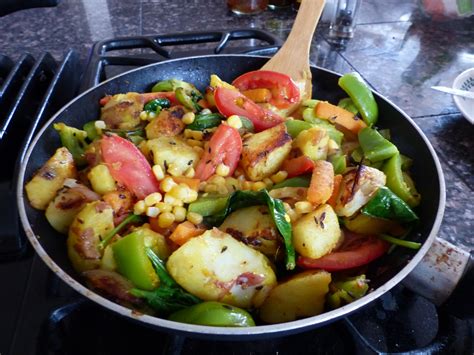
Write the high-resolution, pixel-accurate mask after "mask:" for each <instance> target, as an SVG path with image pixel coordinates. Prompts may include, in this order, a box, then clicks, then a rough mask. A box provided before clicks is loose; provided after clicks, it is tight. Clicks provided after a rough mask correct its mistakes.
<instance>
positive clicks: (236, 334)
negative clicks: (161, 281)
mask: <svg viewBox="0 0 474 355" xmlns="http://www.w3.org/2000/svg"><path fill="white" fill-rule="evenodd" d="M210 57H243V58H264V59H268V58H269V57H267V56H259V55H245V54H225V55H222V54H215V55H201V56H191V57H183V58H177V59H172V60H167V61H162V62H158V63H152V64H149V65H146V66H143V67H140V68H136V69H132V70H130V71H127V72H124V73H121V74H119V75H117V76H114V77H112V78H110V79H107V80H105V81H103V82H101V83H100V84H98V85H97V86H94V87H92V88H90V89H88V90H86V91H84V92H83V93H81V94H79V95H78V96H76V97H75V98H74V99H73V100H71V101H70V102H68V103H67V104H66V105H65V106H63V107H62V108H61V109H60V110H59V111H58V112H56V113H55V114H54V115H53V116H52V117H51V118H50V119H49V120H48V121H47V122H46V123H45V124H44V125H43V126H42V128H41V129H40V130H39V131H38V133H37V134H36V135H35V137H34V138H33V140H32V141H31V143H30V145H29V146H28V148H27V149H26V148H24V150H23V152H22V155H21V157H22V158H23V159H22V161H21V165H20V170H19V177H18V180H17V186H16V198H17V204H18V211H19V215H20V219H21V223H22V226H23V229H24V230H25V232H26V235H27V238H28V240H29V241H30V243H31V245H32V246H33V248H34V249H35V251H36V253H37V254H38V255H39V256H40V258H41V259H42V260H43V261H44V262H45V263H46V264H47V265H48V267H49V268H50V269H51V270H52V271H53V272H54V273H55V274H56V275H57V276H59V277H60V278H61V279H62V280H63V281H64V282H65V283H66V284H68V285H69V286H70V287H72V288H73V289H74V290H75V291H77V292H78V293H80V294H81V295H83V296H85V297H87V298H88V299H91V300H92V301H94V302H96V303H98V304H99V305H101V306H104V307H106V308H108V309H110V310H112V311H114V312H117V313H118V314H120V315H122V316H125V317H127V318H131V319H133V320H138V321H141V322H144V323H146V324H147V325H150V326H158V327H160V329H162V330H164V331H170V330H171V331H178V332H180V333H183V334H185V335H189V336H193V337H215V336H220V337H221V339H222V338H224V339H223V340H230V339H231V338H234V339H235V340H248V339H249V337H260V338H261V337H265V336H266V337H276V336H280V335H282V333H285V335H288V334H291V333H297V332H303V331H306V330H309V329H310V328H316V327H319V326H323V325H325V324H327V323H329V322H332V321H335V320H337V319H340V318H342V317H344V316H346V315H349V314H350V313H352V312H354V311H356V310H359V309H360V308H362V307H364V306H366V305H368V304H369V303H371V302H372V301H373V300H375V299H377V298H379V297H380V296H382V295H383V294H384V293H386V292H387V291H389V290H390V289H392V288H393V287H395V286H396V285H397V284H399V283H400V282H401V281H402V280H403V279H404V278H405V277H406V276H407V275H408V274H409V273H410V272H411V271H412V270H413V269H414V268H415V267H416V266H417V265H418V264H419V262H420V261H421V259H422V258H423V257H424V255H425V254H426V253H427V251H428V250H429V248H430V247H431V244H432V243H433V241H434V239H435V238H436V235H437V233H438V230H439V228H440V225H441V222H442V219H443V214H444V210H445V204H446V187H445V181H444V175H443V171H442V168H441V164H440V161H439V158H438V156H437V154H436V152H435V150H434V148H433V147H432V146H431V143H430V142H429V141H428V139H427V137H426V136H425V134H424V133H423V132H422V130H421V129H420V128H419V127H418V126H417V125H416V123H415V122H414V121H413V120H412V119H411V118H410V117H409V116H408V115H407V114H406V113H405V112H403V111H402V110H401V109H400V108H399V107H398V106H396V105H394V104H393V103H392V102H391V101H390V100H388V99H387V98H385V97H384V96H382V95H381V94H379V93H377V92H376V91H373V92H374V94H375V95H376V96H378V97H379V98H381V99H382V100H384V101H385V102H387V103H388V104H389V105H391V106H392V107H393V108H394V109H396V110H397V111H398V112H399V113H400V114H401V115H402V116H403V117H404V118H405V119H406V120H407V121H408V122H409V123H410V124H411V126H412V127H413V128H414V129H415V130H416V131H417V133H418V135H419V136H420V137H421V138H422V139H423V141H424V143H425V145H426V147H427V148H428V150H429V152H430V154H431V157H432V159H433V162H434V163H435V166H436V170H437V173H438V184H439V187H440V196H439V202H438V209H437V213H436V217H435V220H434V223H433V226H432V227H431V231H430V233H429V235H428V236H427V238H426V240H425V241H424V243H423V245H422V247H421V248H420V249H419V250H418V252H417V253H416V254H415V255H414V256H413V258H412V259H411V260H410V261H409V262H408V263H407V264H406V265H405V266H404V267H403V268H402V269H401V270H400V271H398V272H397V273H396V274H395V275H394V276H393V277H392V278H390V279H389V280H388V281H387V282H386V283H384V284H383V285H381V286H380V287H378V288H377V289H375V290H374V291H372V292H371V293H369V294H367V295H366V296H364V297H362V298H361V299H359V300H356V301H354V302H352V303H350V304H348V305H345V306H343V307H340V308H337V309H335V310H332V311H329V312H325V313H322V314H320V315H316V316H312V317H308V318H304V319H300V320H295V321H291V322H286V323H279V324H272V325H259V326H256V327H249V328H236V327H229V328H223V327H212V326H202V325H193V324H186V323H178V322H174V321H169V320H166V319H163V318H158V317H154V316H150V315H142V314H139V313H138V312H136V311H134V310H132V309H130V308H127V307H124V306H121V305H119V304H118V303H115V302H112V301H110V300H108V299H106V298H105V297H103V296H101V295H99V294H97V293H95V292H94V291H92V290H90V289H88V288H87V287H85V286H84V285H83V284H81V283H80V282H78V281H77V280H75V279H74V278H73V277H72V276H70V275H69V274H68V273H66V272H65V271H64V270H63V269H62V268H61V267H59V265H58V264H56V262H55V261H54V260H53V259H52V258H51V257H50V256H49V254H47V253H46V251H45V250H44V248H43V246H42V245H41V243H40V242H39V241H38V239H39V238H41V236H36V234H35V233H34V231H33V229H32V227H31V224H30V222H29V220H28V216H27V214H26V208H25V198H24V188H23V186H24V181H25V173H26V165H27V164H26V163H27V162H28V161H29V158H30V156H31V154H32V152H33V150H34V148H35V146H36V144H37V142H38V141H39V139H40V138H41V137H42V135H43V133H44V132H45V130H46V129H47V128H48V127H50V125H51V123H52V122H53V121H55V120H56V118H57V117H58V116H59V115H60V114H61V113H62V112H63V111H64V110H66V109H67V108H69V107H70V106H72V105H74V103H75V102H76V101H77V100H79V99H80V98H82V97H83V96H86V95H88V94H89V93H90V92H91V91H93V90H96V88H98V87H100V86H103V85H106V84H107V83H108V82H110V81H112V80H117V79H118V78H120V77H121V76H124V75H128V74H130V73H132V72H135V71H140V70H145V68H149V67H152V66H157V65H161V64H163V63H171V62H179V61H189V60H191V59H200V58H210ZM312 67H314V68H316V69H318V70H321V71H325V72H329V73H332V74H335V75H338V76H340V74H339V73H337V72H335V71H332V70H329V69H325V68H321V67H318V66H312ZM25 150H26V153H25V152H24V151H25Z"/></svg>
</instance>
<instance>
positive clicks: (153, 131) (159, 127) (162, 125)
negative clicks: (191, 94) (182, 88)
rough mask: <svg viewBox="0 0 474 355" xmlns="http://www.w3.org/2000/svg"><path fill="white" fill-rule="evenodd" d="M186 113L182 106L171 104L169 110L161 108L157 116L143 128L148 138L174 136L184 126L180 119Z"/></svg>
mask: <svg viewBox="0 0 474 355" xmlns="http://www.w3.org/2000/svg"><path fill="white" fill-rule="evenodd" d="M185 113H186V111H185V110H184V108H183V107H182V106H173V107H171V108H170V109H169V110H163V111H161V112H160V114H159V115H158V117H156V118H155V119H154V120H152V121H151V122H150V123H149V124H148V125H147V126H146V128H145V130H146V137H147V138H148V139H153V138H158V137H161V136H176V135H178V134H180V133H181V132H182V131H183V130H184V127H185V126H186V125H185V124H184V122H183V121H182V120H181V118H182V117H183V115H184V114H185Z"/></svg>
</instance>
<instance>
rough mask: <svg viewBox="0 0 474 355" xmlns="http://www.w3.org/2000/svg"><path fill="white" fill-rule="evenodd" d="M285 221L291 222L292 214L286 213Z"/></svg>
mask: <svg viewBox="0 0 474 355" xmlns="http://www.w3.org/2000/svg"><path fill="white" fill-rule="evenodd" d="M285 221H287V222H288V223H290V222H291V218H290V216H289V215H288V213H285Z"/></svg>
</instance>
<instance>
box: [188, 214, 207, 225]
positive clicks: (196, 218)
mask: <svg viewBox="0 0 474 355" xmlns="http://www.w3.org/2000/svg"><path fill="white" fill-rule="evenodd" d="M186 218H187V220H188V221H189V222H191V223H192V224H199V223H201V222H202V219H203V218H202V216H201V215H200V214H199V213H196V212H189V213H188V215H187V216H186Z"/></svg>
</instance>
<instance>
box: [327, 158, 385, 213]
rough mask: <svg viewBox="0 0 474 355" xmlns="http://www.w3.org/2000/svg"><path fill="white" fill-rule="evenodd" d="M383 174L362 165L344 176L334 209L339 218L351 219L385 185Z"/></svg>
mask: <svg viewBox="0 0 474 355" xmlns="http://www.w3.org/2000/svg"><path fill="white" fill-rule="evenodd" d="M385 181H386V177H385V174H384V173H383V172H381V171H380V170H378V169H375V168H371V167H369V166H365V165H361V166H360V167H359V168H358V169H353V170H351V171H349V172H348V173H346V174H344V176H343V178H342V182H341V189H340V191H341V192H340V195H339V198H338V200H337V203H336V208H335V209H334V210H335V211H336V213H337V215H338V216H345V217H350V216H352V215H353V214H354V213H356V212H357V211H358V210H359V209H360V208H362V207H363V206H364V205H365V204H366V203H367V202H369V201H370V199H371V198H372V197H373V196H374V195H375V194H376V193H377V191H378V190H379V188H380V187H381V186H384V185H385Z"/></svg>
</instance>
